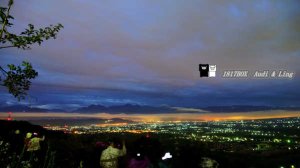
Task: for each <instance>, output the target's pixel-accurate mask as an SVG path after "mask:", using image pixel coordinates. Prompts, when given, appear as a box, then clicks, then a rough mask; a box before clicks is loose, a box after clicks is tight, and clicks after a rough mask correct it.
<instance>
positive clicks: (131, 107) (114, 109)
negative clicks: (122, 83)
mask: <svg viewBox="0 0 300 168" xmlns="http://www.w3.org/2000/svg"><path fill="white" fill-rule="evenodd" d="M268 110H287V111H296V110H300V107H272V106H249V105H234V106H209V107H198V108H181V107H170V106H146V105H135V104H124V105H118V106H103V105H90V106H87V107H82V108H78V109H76V110H73V111H68V110H64V109H43V108H37V107H30V106H25V105H12V106H0V112H68V113H102V112H103V113H110V114H120V113H125V114H164V113H202V112H205V113H207V112H212V113H221V112H225V113H230V112H255V111H268Z"/></svg>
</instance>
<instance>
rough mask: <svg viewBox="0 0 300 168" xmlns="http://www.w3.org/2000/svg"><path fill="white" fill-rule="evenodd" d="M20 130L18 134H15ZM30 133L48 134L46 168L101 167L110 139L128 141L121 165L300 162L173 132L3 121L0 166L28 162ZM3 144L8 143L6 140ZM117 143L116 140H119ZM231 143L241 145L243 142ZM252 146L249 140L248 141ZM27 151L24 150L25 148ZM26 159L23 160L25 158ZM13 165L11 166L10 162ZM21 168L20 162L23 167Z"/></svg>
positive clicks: (251, 167) (260, 167)
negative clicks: (87, 131) (142, 159)
mask: <svg viewBox="0 0 300 168" xmlns="http://www.w3.org/2000/svg"><path fill="white" fill-rule="evenodd" d="M16 130H19V131H20V134H15V131H16ZM27 132H36V133H38V134H39V135H41V136H42V135H45V137H46V138H45V141H44V142H42V143H41V153H40V156H41V157H40V159H39V160H38V162H37V164H38V165H39V166H41V167H43V166H44V165H46V166H44V167H47V168H78V167H80V164H81V165H82V166H83V167H86V168H99V158H100V155H101V151H103V150H104V149H105V144H106V143H107V142H108V140H109V139H118V140H122V139H123V140H125V142H126V146H127V154H126V155H125V156H124V157H121V158H120V159H119V163H120V168H126V165H127V164H128V162H129V160H130V159H132V158H133V157H135V156H136V155H137V153H140V154H141V153H142V154H144V155H146V156H148V157H149V159H150V161H151V163H153V165H154V168H156V167H159V166H158V163H159V162H160V163H161V162H163V163H164V164H165V166H167V167H168V168H182V167H185V168H200V167H203V166H201V163H202V160H203V158H211V159H213V160H216V161H217V162H218V164H219V168H227V167H228V168H229V167H230V168H241V167H243V168H266V167H268V168H269V167H270V168H272V167H274V168H275V167H280V166H285V167H286V166H287V165H288V166H291V165H294V166H295V167H299V166H300V162H299V158H300V153H299V150H295V151H286V150H285V151H276V152H274V151H268V152H256V151H253V152H251V151H248V152H224V151H212V150H210V149H211V146H216V145H217V146H218V145H222V144H217V143H216V144H215V142H199V141H194V140H191V139H179V138H178V137H176V135H174V134H169V133H164V134H156V133H152V134H148V135H150V137H149V136H145V135H146V134H132V133H99V134H93V135H77V134H69V133H64V132H60V131H49V130H46V129H44V128H43V127H41V126H38V125H32V124H30V123H28V122H25V121H4V120H0V167H7V164H10V163H12V162H16V161H17V162H19V163H20V164H21V163H23V162H24V161H25V160H26V157H22V158H21V159H20V160H18V159H16V158H18V157H15V156H20V155H21V152H22V149H23V144H24V137H25V134H26V133H27ZM3 142H4V143H3ZM6 142H7V143H9V147H8V150H7V151H6V153H3V150H2V149H3V146H4V145H3V144H5V143H6ZM117 144H118V143H117ZM228 145H233V146H234V145H237V146H243V145H247V144H243V143H240V142H238V143H230V144H228ZM248 145H249V144H248ZM250 145H251V144H250ZM166 152H170V153H171V154H172V156H173V158H171V159H169V160H165V161H162V159H161V156H163V155H164V154H165V153H166ZM25 154H26V152H25ZM22 161H23V162H22ZM12 167H13V166H12ZM21 167H22V166H21Z"/></svg>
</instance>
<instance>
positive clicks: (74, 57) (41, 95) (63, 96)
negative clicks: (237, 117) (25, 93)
mask: <svg viewBox="0 0 300 168" xmlns="http://www.w3.org/2000/svg"><path fill="white" fill-rule="evenodd" d="M0 4H1V6H3V4H4V2H1V3H0ZM299 8H300V3H299V1H297V0H294V1H293V0H292V1H272V0H269V1H268V0H263V1H262V0H254V1H243V2H241V1H209V0H207V1H196V0H195V1H194V0H189V1H175V0H169V1H146V0H144V1H140V0H139V1H131V0H130V1H126V0H124V1H106V0H102V1H92V0H85V1H82V0H74V1H59V0H51V1H50V0H48V1H38V0H28V1H26V2H25V1H16V2H15V5H14V6H13V9H12V15H13V16H14V17H15V18H16V19H15V21H14V24H15V25H14V27H13V28H12V31H15V32H20V31H22V30H23V29H24V28H25V27H26V25H27V24H28V23H33V24H34V25H36V26H38V27H39V26H47V25H49V24H55V23H62V24H63V25H64V29H63V30H62V31H61V32H60V33H59V36H58V38H57V39H56V40H49V41H47V42H45V43H43V44H42V46H40V47H37V46H36V47H33V49H32V50H29V51H21V50H16V49H7V50H2V51H1V52H0V59H1V61H0V65H1V66H3V65H5V64H7V63H18V62H21V60H24V59H25V60H29V61H30V62H32V64H33V65H34V67H36V68H37V70H38V71H39V74H40V75H39V77H38V78H37V79H36V80H34V86H33V88H32V90H31V92H30V94H31V95H32V96H33V97H36V99H37V101H36V102H35V104H38V105H51V104H52V105H53V106H57V105H65V106H67V107H70V108H71V106H82V105H88V104H122V103H137V104H152V105H161V104H168V105H171V106H184V107H197V106H205V105H232V104H254V105H284V106H292V105H299V103H300V100H299V96H300V91H299V90H300V88H299V85H298V84H299V81H300V80H299V76H298V75H297V74H299V73H300V68H299V66H298V64H299V62H300V55H299V54H300V40H299V39H300V24H299V23H300V20H299V16H300V11H299ZM199 63H209V64H216V65H217V68H218V71H217V75H218V77H217V78H214V79H203V78H199V72H198V64H199ZM232 69H237V70H239V69H246V70H250V71H254V70H265V69H270V70H281V69H285V70H289V71H293V72H295V73H296V77H295V78H293V79H290V80H286V79H282V80H279V79H278V80H258V79H244V80H242V79H239V80H235V79H224V78H222V77H220V76H221V74H222V71H224V70H232ZM0 94H1V99H0V101H1V103H6V102H14V101H15V100H13V98H12V97H10V96H7V94H6V92H5V90H3V89H1V92H0Z"/></svg>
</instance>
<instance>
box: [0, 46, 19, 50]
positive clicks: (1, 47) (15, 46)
mask: <svg viewBox="0 0 300 168" xmlns="http://www.w3.org/2000/svg"><path fill="white" fill-rule="evenodd" d="M12 47H17V46H3V47H0V49H3V48H12Z"/></svg>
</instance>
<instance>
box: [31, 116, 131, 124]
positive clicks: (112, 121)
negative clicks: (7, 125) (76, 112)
mask: <svg viewBox="0 0 300 168" xmlns="http://www.w3.org/2000/svg"><path fill="white" fill-rule="evenodd" d="M27 121H29V122H30V123H33V124H37V125H48V124H49V125H61V126H63V125H68V126H74V125H92V124H115V123H133V121H131V120H125V119H121V118H111V119H104V118H67V119H64V118H44V119H43V118H37V119H27Z"/></svg>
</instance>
